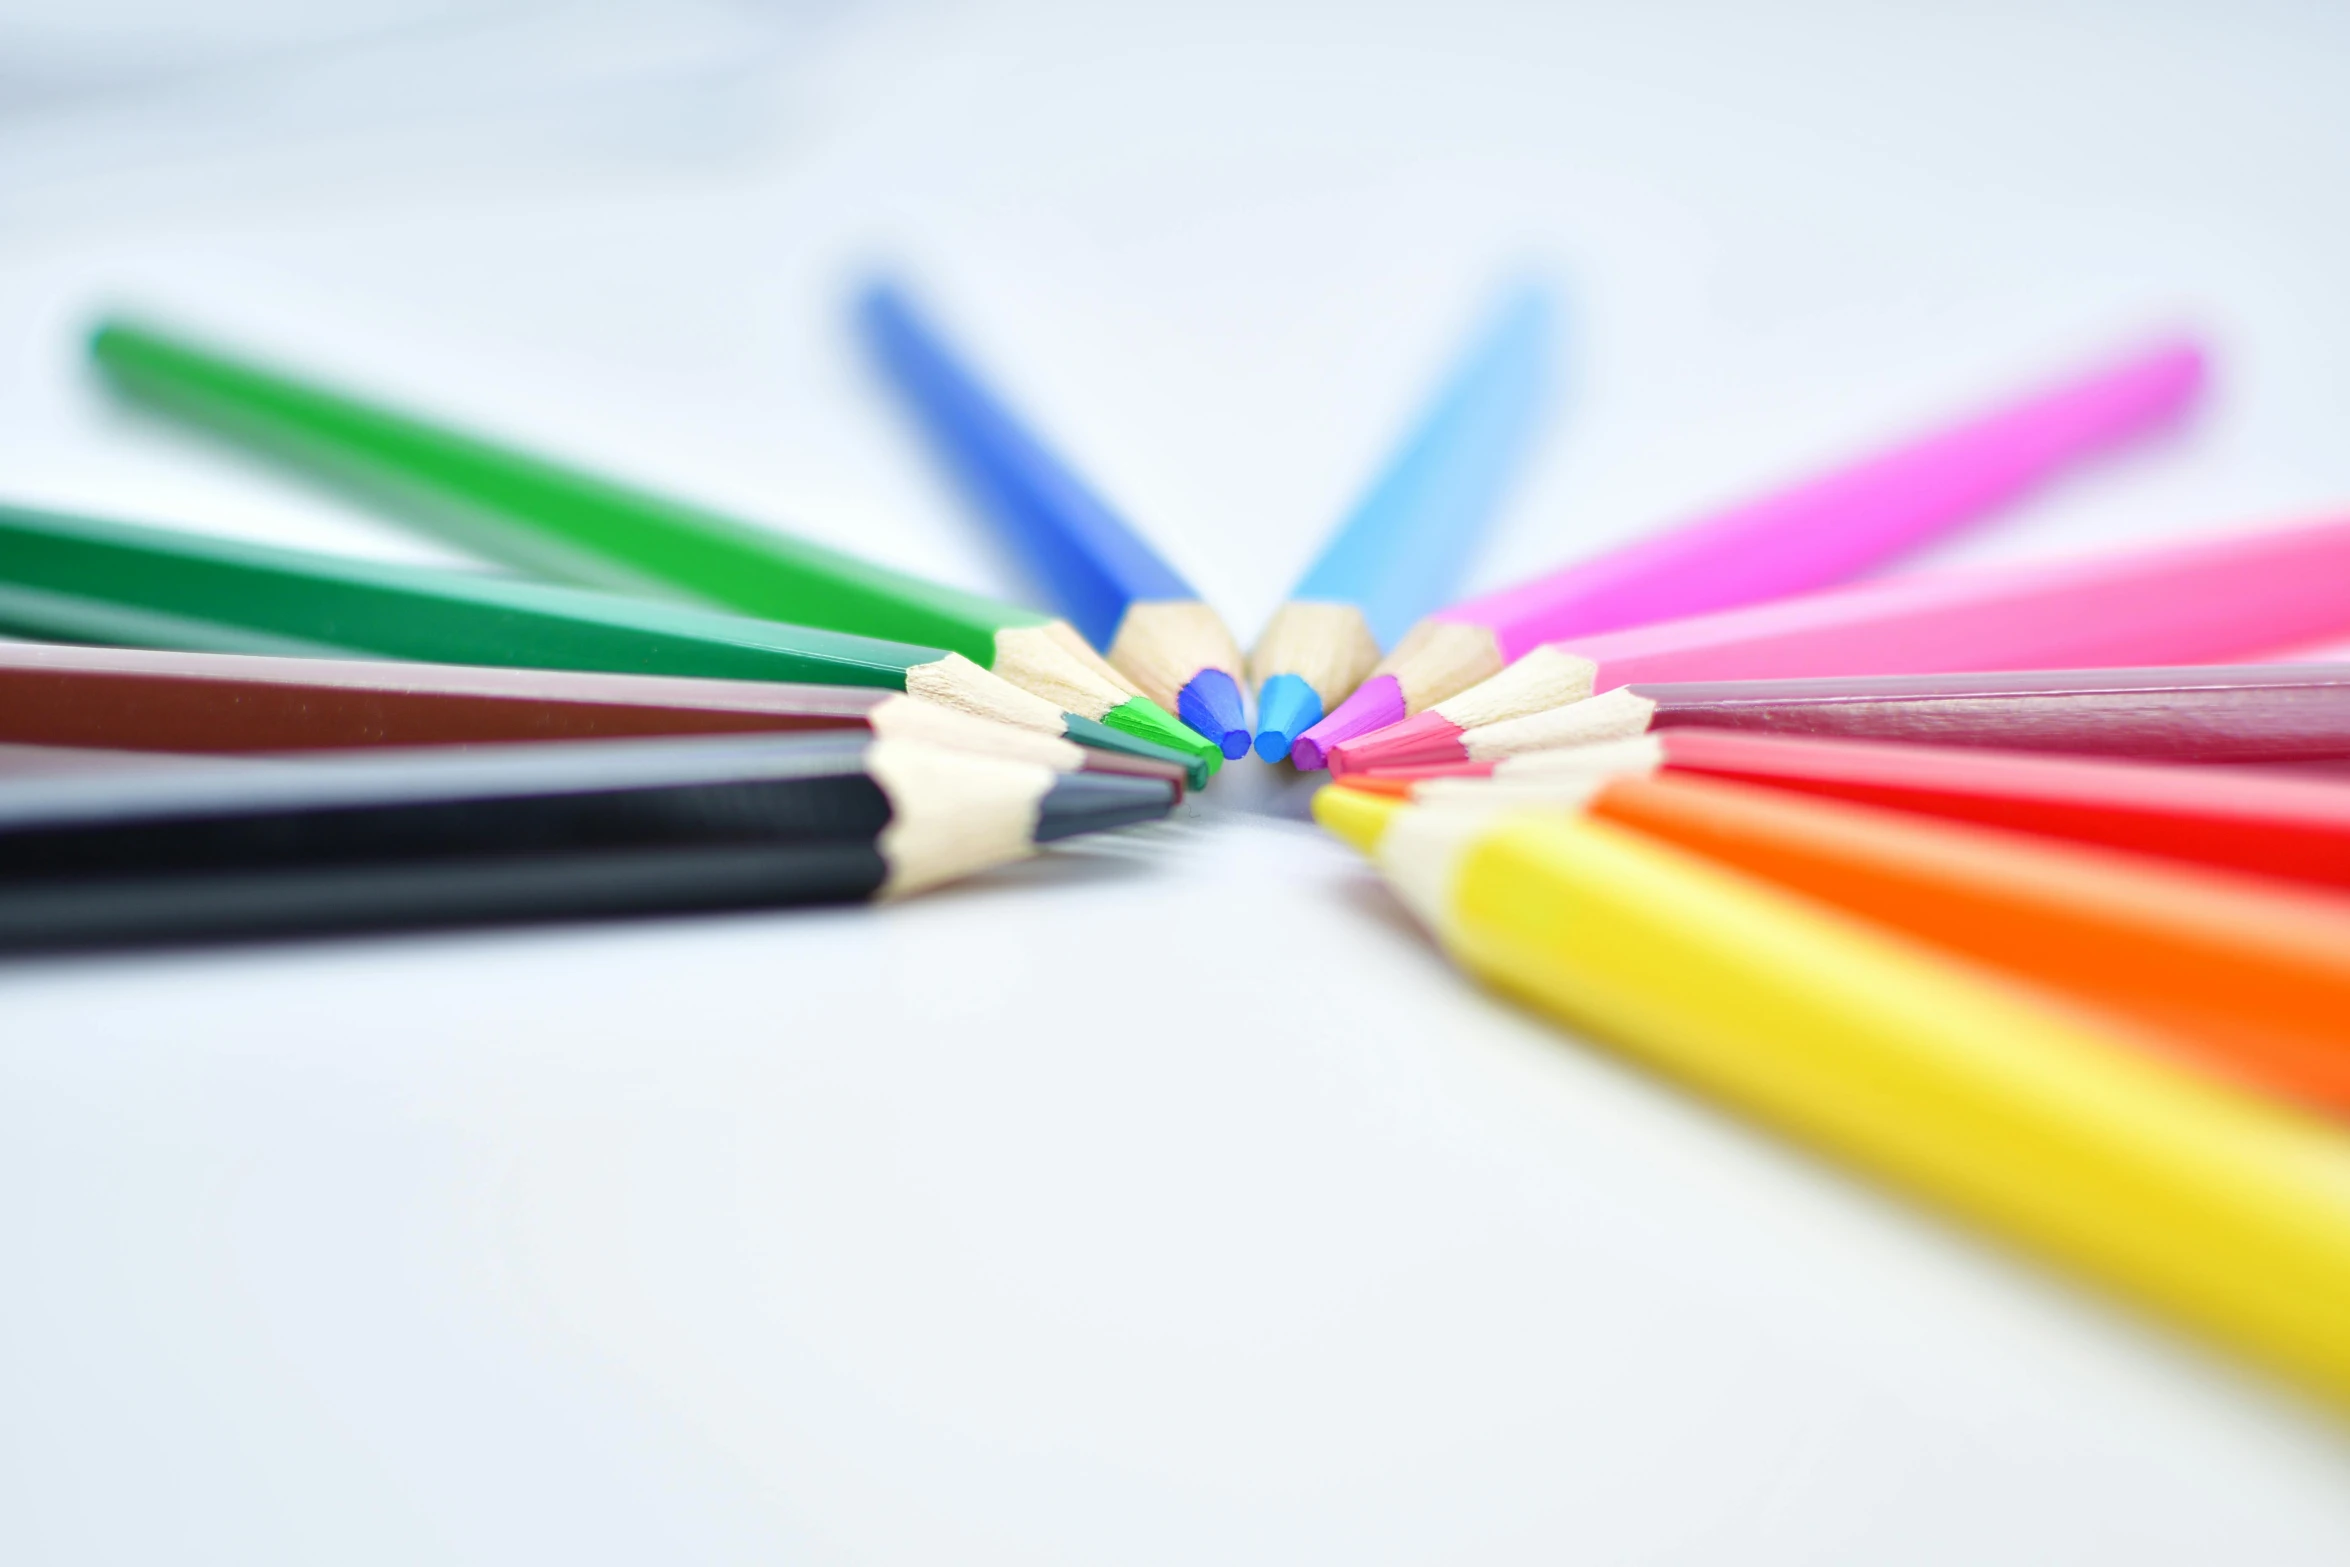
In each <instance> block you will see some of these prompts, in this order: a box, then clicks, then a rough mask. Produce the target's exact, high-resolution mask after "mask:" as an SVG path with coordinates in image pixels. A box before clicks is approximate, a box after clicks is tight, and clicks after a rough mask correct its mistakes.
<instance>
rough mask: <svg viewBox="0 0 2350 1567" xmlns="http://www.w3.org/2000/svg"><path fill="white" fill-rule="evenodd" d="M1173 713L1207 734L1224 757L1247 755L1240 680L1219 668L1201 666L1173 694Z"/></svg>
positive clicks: (1245, 705) (1246, 734) (1247, 736)
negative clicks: (1188, 680) (1180, 688)
mask: <svg viewBox="0 0 2350 1567" xmlns="http://www.w3.org/2000/svg"><path fill="white" fill-rule="evenodd" d="M1175 715H1176V716H1177V717H1178V718H1181V719H1182V720H1183V721H1184V722H1185V723H1187V724H1189V725H1191V727H1192V728H1194V729H1196V730H1198V731H1199V732H1200V733H1201V734H1203V735H1206V736H1207V737H1208V739H1209V740H1210V741H1212V742H1214V744H1215V746H1216V748H1217V749H1218V750H1220V751H1222V752H1223V753H1224V755H1225V757H1226V759H1227V760H1230V761H1238V760H1240V758H1242V757H1244V756H1246V755H1248V742H1249V732H1248V704H1247V703H1245V702H1243V701H1242V700H1241V696H1240V682H1239V681H1237V680H1235V679H1233V678H1232V677H1231V676H1230V675H1228V674H1226V673H1225V672H1224V671H1223V670H1221V669H1203V670H1201V671H1200V672H1199V673H1198V674H1196V675H1194V676H1192V677H1191V680H1190V682H1189V683H1188V684H1186V685H1185V686H1184V688H1183V689H1182V690H1181V691H1179V692H1177V693H1176V696H1175Z"/></svg>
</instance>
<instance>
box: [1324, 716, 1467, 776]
mask: <svg viewBox="0 0 2350 1567" xmlns="http://www.w3.org/2000/svg"><path fill="white" fill-rule="evenodd" d="M1466 759H1467V753H1466V752H1464V751H1463V750H1462V749H1461V726H1460V725H1458V724H1456V723H1453V722H1452V721H1451V720H1449V719H1447V718H1445V717H1444V716H1443V715H1442V714H1439V713H1414V714H1413V715H1412V716H1411V717H1409V718H1407V719H1405V720H1404V721H1403V722H1402V723H1400V724H1396V725H1394V726H1393V727H1392V728H1388V729H1383V730H1381V731H1380V732H1379V733H1377V734H1371V735H1365V736H1363V738H1361V739H1360V740H1349V741H1348V742H1347V743H1346V744H1344V745H1342V746H1337V747H1335V748H1333V750H1332V751H1331V754H1330V757H1329V762H1330V769H1331V771H1332V772H1337V773H1355V772H1367V771H1369V770H1370V769H1372V768H1377V769H1379V770H1380V771H1382V772H1385V771H1388V770H1390V769H1393V768H1397V767H1434V766H1437V765H1439V764H1441V763H1444V762H1458V761H1464V760H1466Z"/></svg>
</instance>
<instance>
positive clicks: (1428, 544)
mask: <svg viewBox="0 0 2350 1567" xmlns="http://www.w3.org/2000/svg"><path fill="white" fill-rule="evenodd" d="M1550 316H1551V306H1550V299H1549V296H1548V295H1547V294H1545V293H1544V292H1543V291H1542V290H1540V289H1538V288H1534V287H1532V286H1522V287H1520V288H1518V289H1516V290H1514V291H1513V292H1512V293H1511V294H1510V295H1509V296H1508V297H1507V298H1506V299H1505V300H1503V301H1502V303H1501V305H1500V306H1499V308H1497V309H1496V310H1495V311H1494V312H1493V313H1492V314H1491V315H1490V316H1489V317H1488V318H1487V320H1486V321H1485V323H1484V324H1483V325H1482V326H1481V327H1480V328H1479V329H1478V333H1477V336H1476V338H1475V339H1474V341H1472V342H1471V344H1470V345H1469V348H1468V350H1467V352H1465V353H1464V354H1463V355H1462V356H1461V357H1460V359H1459V361H1458V362H1457V363H1456V364H1455V365H1454V366H1453V368H1452V370H1451V372H1450V375H1449V377H1448V378H1447V380H1446V381H1445V383H1444V385H1443V386H1442V387H1441V388H1440V389H1439V390H1438V392H1437V394H1436V397H1435V398H1434V400H1433V401H1431V402H1430V403H1429V405H1428V406H1427V408H1426V409H1424V410H1423V411H1422V412H1421V414H1420V417H1419V422H1418V423H1417V424H1416V425H1415V426H1414V427H1413V429H1412V430H1411V432H1410V433H1409V434H1408V435H1407V436H1406V437H1405V439H1404V442H1403V444H1402V445H1401V446H1400V447H1399V448H1398V449H1397V450H1396V453H1395V455H1394V456H1393V457H1392V458H1390V459H1389V460H1388V463H1387V466H1386V467H1385V468H1384V469H1382V470H1381V471H1380V473H1379V475H1378V477H1377V478H1376V479H1375V480H1374V481H1373V482H1372V484H1371V487H1370V490H1369V491H1368V492H1367V493H1366V494H1365V495H1364V496H1363V497H1362V499H1361V500H1359V501H1357V502H1356V503H1355V507H1354V510H1353V511H1351V512H1349V513H1348V514H1347V517H1346V520H1345V521H1344V522H1342V523H1341V524H1340V525H1339V529H1338V532H1337V533H1336V534H1335V535H1334V536H1333V537H1332V538H1331V540H1330V542H1329V543H1327V544H1325V545H1323V546H1322V553H1321V556H1320V558H1318V559H1317V560H1316V561H1315V562H1314V563H1313V565H1311V566H1310V567H1308V568H1307V569H1306V574H1305V576H1304V577H1303V578H1301V579H1300V580H1299V582H1298V584H1297V586H1296V587H1295V588H1293V589H1291V590H1290V594H1289V598H1288V601H1287V602H1285V603H1284V604H1283V605H1282V606H1281V607H1280V608H1279V609H1277V610H1275V611H1274V612H1273V618H1272V620H1271V621H1269V622H1268V623H1267V624H1266V626H1265V630H1264V633H1263V634H1262V635H1261V636H1259V637H1258V638H1257V643H1256V646H1255V647H1253V648H1251V649H1250V650H1249V659H1248V675H1249V681H1250V683H1251V684H1252V685H1254V686H1255V687H1256V693H1257V739H1256V748H1257V755H1259V756H1261V757H1263V758H1264V759H1265V760H1266V761H1268V762H1278V761H1281V760H1282V759H1283V758H1285V757H1287V756H1288V755H1289V752H1290V747H1291V746H1292V745H1294V744H1295V743H1296V740H1297V737H1298V736H1299V735H1301V734H1303V733H1305V732H1306V731H1307V730H1308V729H1310V728H1312V727H1313V726H1314V725H1315V724H1318V723H1320V722H1321V721H1322V715H1323V714H1325V713H1327V712H1329V711H1330V710H1331V709H1332V708H1335V707H1336V706H1337V705H1338V704H1339V703H1340V702H1343V701H1344V700H1346V698H1347V697H1349V696H1351V695H1352V694H1353V693H1354V689H1355V687H1356V686H1359V685H1361V684H1362V683H1363V680H1364V678H1365V677H1366V676H1368V675H1369V674H1370V673H1371V670H1372V669H1373V668H1374V667H1375V666H1376V665H1377V664H1378V662H1379V655H1380V651H1381V650H1382V649H1384V648H1388V647H1392V646H1394V645H1395V642H1396V639H1397V638H1399V637H1401V636H1402V635H1403V634H1404V633H1405V632H1406V631H1408V630H1409V629H1410V628H1411V624H1412V622H1414V621H1415V620H1418V619H1419V618H1420V617H1421V616H1422V615H1425V614H1427V613H1428V612H1429V610H1431V609H1433V608H1435V607H1436V605H1437V604H1439V603H1441V602H1442V601H1443V600H1444V598H1445V596H1446V595H1447V594H1449V593H1450V592H1452V590H1453V588H1454V587H1455V585H1456V584H1457V583H1458V582H1459V581H1460V575H1461V568H1462V567H1463V566H1464V565H1465V564H1466V563H1467V560H1468V556H1469V551H1470V549H1471V548H1472V547H1474V546H1475V544H1476V542H1477V541H1478V539H1479V538H1481V537H1483V535H1484V532H1485V528H1486V525H1487V524H1488V523H1489V522H1490V521H1491V520H1492V518H1493V515H1494V513H1495V512H1496V511H1498V510H1499V509H1500V502H1501V498H1502V494H1503V492H1504V490H1505V489H1507V487H1508V483H1509V480H1510V478H1511V477H1512V475H1513V474H1514V472H1515V470H1516V469H1517V467H1518V464H1519V460H1520V458H1521V457H1522V456H1523V454H1524V452H1525V449H1526V447H1527V445H1528V444H1529V440H1530V437H1531V436H1532V434H1533V431H1534V425H1535V422H1536V417H1537V415H1538V414H1539V412H1540V410H1541V406H1542V403H1543V401H1544V397H1545V393H1546V392H1547V390H1548V382H1549V380H1550V364H1549V360H1550V332H1551V326H1550Z"/></svg>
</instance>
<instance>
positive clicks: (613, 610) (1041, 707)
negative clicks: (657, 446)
mask: <svg viewBox="0 0 2350 1567" xmlns="http://www.w3.org/2000/svg"><path fill="white" fill-rule="evenodd" d="M0 632H7V633H11V634H14V635H18V636H33V637H46V638H52V639H55V640H58V641H72V642H103V643H115V644H121V645H126V646H132V647H164V648H181V649H187V650H190V651H196V652H223V653H270V654H292V655H297V656H318V655H330V656H331V655H336V654H359V653H373V654H376V655H379V656H383V657H391V658H404V659H420V660H425V661H428V662H432V663H443V664H501V665H508V666H515V667H522V668H532V669H586V670H607V671H614V672H618V673H623V674H648V675H694V676H704V677H709V678H713V679H722V680H784V681H792V682H799V683H807V684H817V685H847V686H866V687H872V688H878V689H881V690H889V691H903V692H905V693H906V694H907V695H909V696H913V697H917V698H920V699H921V700H923V701H928V702H936V703H939V704H940V705H942V706H946V707H953V708H959V709H961V710H963V711H965V712H969V713H974V714H977V715H978V716H980V717H983V718H992V719H995V720H997V721H999V722H1002V723H1009V724H1013V725H1016V726H1018V727H1021V728H1026V729H1035V730H1038V731H1040V732H1042V733H1046V734H1060V735H1066V736H1067V737H1068V738H1070V739H1073V740H1076V741H1077V742H1078V743H1080V744H1083V745H1086V746H1088V747H1089V748H1092V749H1097V750H1116V751H1125V752H1130V753H1133V754H1138V755H1145V756H1153V757H1158V758H1160V759H1164V758H1166V757H1167V756H1168V755H1170V754H1172V753H1171V752H1169V751H1168V750H1167V749H1165V748H1161V747H1156V746H1151V745H1149V744H1147V743H1146V742H1143V741H1139V740H1136V739H1135V738H1134V737H1133V736H1131V735H1129V734H1125V733H1121V732H1119V731H1116V730H1112V729H1110V728H1109V727H1108V726H1106V725H1103V724H1097V723H1095V722H1093V721H1092V720H1091V719H1088V718H1085V717H1084V716H1082V715H1080V714H1074V713H1064V712H1056V711H1055V710H1054V708H1053V706H1052V704H1051V703H1049V702H1047V701H1045V700H1044V699H1042V698H1041V697H1037V696H1033V695H1031V694H1030V693H1028V692H1026V691H1023V690H1021V689H1020V688H1019V687H1017V686H1014V685H1012V684H1011V683H1010V682H1008V681H1005V680H1001V679H998V678H997V677H996V676H994V675H991V674H989V673H988V672H987V671H986V670H984V669H981V668H980V667H979V666H978V665H976V664H974V663H972V662H971V661H970V660H969V659H967V658H965V657H963V656H962V655H961V654H960V653H951V652H947V651H945V650H943V649H939V648H925V647H913V646H909V645H907V644H905V643H901V642H883V641H879V640H876V639H874V638H871V637H854V636H847V635H843V634H841V633H838V632H831V631H812V630H809V629H807V628H805V627H801V626H787V625H784V624H783V623H781V622H780V621H772V620H760V619H755V618H753V617H750V616H746V615H726V614H720V613H718V612H716V611H713V610H703V609H694V608H690V607H688V606H685V605H675V604H662V603H657V602H654V601H652V600H648V599H637V598H629V597H624V596H621V595H618V594H609V593H597V592H592V591H589V590H587V589H582V588H564V587H554V586H550V585H546V584H541V583H535V582H516V581H512V580H510V579H507V578H502V577H492V576H487V575H482V574H478V573H473V572H463V571H437V570H433V569H430V568H427V567H416V566H389V565H381V564H378V563H376V562H372V561H361V560H350V559H345V558H343V557H339V556H333V555H316V554H311V553H309V552H307V551H302V550H287V549H276V548H272V547H269V546H265V545H258V544H245V543H240V542H237V541H234V540H229V539H221V538H211V537H207V536H205V535H202V534H195V533H183V532H178V531H174V530H169V529H161V528H142V527H138V526H136V525H134V524H131V523H120V522H101V521H97V520H94V519H90V518H84V517H67V516H63V515H60V514H58V513H54V512H35V511H27V510H24V509H22V508H18V507H9V506H0ZM1194 777H1195V778H1204V777H1205V770H1204V768H1202V767H1198V766H1197V765H1196V763H1195V772H1194Z"/></svg>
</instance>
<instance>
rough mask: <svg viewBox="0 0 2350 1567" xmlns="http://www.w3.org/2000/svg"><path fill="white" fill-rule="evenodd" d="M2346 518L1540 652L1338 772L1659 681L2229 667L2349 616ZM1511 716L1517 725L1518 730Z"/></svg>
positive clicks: (1841, 594) (1355, 745)
mask: <svg viewBox="0 0 2350 1567" xmlns="http://www.w3.org/2000/svg"><path fill="white" fill-rule="evenodd" d="M2346 582H2350V520H2337V521H2333V522H2326V523H2321V524H2317V525H2315V526H2308V527H2299V528H2281V529H2275V530H2271V531H2268V532H2263V533H2252V534H2241V535H2237V536H2233V537H2229V538H2221V539H2210V540H2203V541H2200V542H2197V543H2192V544H2174V545H2170V546H2168V547H2166V548H2162V549H2151V550H2131V551H2126V552H2119V553H2114V554H2109V555H2101V556H2092V557H2089V558H2087V559H2081V560H2069V561H2059V562H2055V563H2051V564H2043V565H2030V566H2010V567H2005V568H1999V569H1992V570H1978V571H1966V572H1944V573H1938V574H1935V575H1932V576H1921V577H1903V578H1896V579H1893V580H1889V581H1885V582H1873V583H1865V584H1862V585H1860V586H1857V587H1849V588H1838V589H1835V590H1832V591H1830V592H1826V593H1812V594H1806V595H1804V596H1802V597H1799V598H1791V599H1781V600H1779V601H1778V602H1776V603H1772V604H1758V605H1754V606H1752V607H1750V608H1746V609H1734V610H1725V611H1723V612H1721V613H1719V614H1714V615H1695V616H1691V617H1690V618H1689V619H1686V620H1673V621H1665V622H1661V623H1659V624H1657V625H1653V626H1642V627H1639V628H1637V629H1634V630H1630V631H1613V632H1608V633H1605V634H1604V635H1601V636H1596V637H1585V638H1577V639H1575V640H1573V641H1571V642H1565V643H1551V644H1546V645H1544V646H1542V647H1539V648H1536V649H1535V650H1534V651H1532V652H1531V653H1529V654H1527V656H1526V657H1524V658H1522V659H1520V660H1519V661H1518V662H1517V663H1515V664H1513V665H1511V666H1510V667H1509V669H1508V670H1506V671H1505V672H1503V673H1502V674H1500V675H1498V676H1496V677H1495V678H1493V679H1491V680H1488V681H1486V682H1485V683H1484V684H1482V685H1479V686H1474V687H1471V688H1470V689H1469V690H1467V691H1463V692H1461V693H1460V694H1459V695H1457V696H1453V697H1448V698H1446V699H1445V700H1444V701H1442V702H1439V703H1437V704H1436V705H1435V706H1433V707H1431V708H1429V709H1428V710H1427V711H1426V712H1423V713H1419V714H1417V715H1415V716H1413V717H1411V718H1408V719H1406V720H1405V721H1404V722H1402V723H1400V724H1397V725H1395V726H1394V727H1393V728H1391V729H1386V730H1383V731H1381V732H1380V733H1378V734H1373V735H1366V736H1365V737H1363V738H1362V739H1360V740H1354V741H1349V742H1348V743H1347V744H1346V745H1344V746H1341V747H1338V748H1337V749H1336V750H1335V751H1334V752H1333V754H1332V757H1331V765H1332V766H1333V767H1334V768H1336V769H1338V770H1341V771H1344V770H1348V769H1364V768H1374V767H1419V766H1427V765H1431V764H1434V763H1440V762H1455V761H1461V760H1464V759H1465V758H1466V755H1467V753H1466V752H1465V751H1464V749H1463V742H1462V738H1461V737H1462V735H1463V734H1464V733H1465V732H1467V731H1470V730H1476V731H1480V741H1481V743H1484V744H1488V745H1491V744H1509V745H1514V746H1518V747H1521V748H1526V749H1540V748H1543V747H1545V746H1547V745H1552V744H1566V743H1574V742H1572V741H1564V740H1555V739H1551V738H1549V736H1551V735H1552V734H1554V733H1564V732H1568V731H1572V730H1573V729H1574V728H1575V727H1576V720H1577V716H1578V715H1575V714H1574V713H1573V712H1572V711H1571V708H1572V705H1573V704H1576V703H1579V702H1581V701H1582V700H1583V699H1584V698H1586V697H1589V696H1591V695H1593V694H1595V693H1597V692H1603V691H1612V690H1615V689H1616V688H1617V687H1619V686H1628V685H1638V684H1644V683H1647V682H1651V681H1689V680H1782V679H1794V678H1802V677H1818V676H1832V675H1865V674H1883V675H1903V674H1936V673H1944V672H1951V671H1958V670H1970V669H1972V670H1986V669H1987V670H2000V669H2052V668H2074V667H2078V668H2094V667H2099V666H2103V667H2109V668H2121V667H2125V666H2129V665H2136V664H2169V663H2180V664H2184V663H2217V662H2222V661H2225V660H2229V659H2236V658H2242V657H2243V656H2245V655H2246V654H2247V653H2251V652H2254V651H2257V650H2259V649H2262V648H2268V647H2274V646H2276V645H2277V644H2278V643H2280V642H2289V641H2293V640H2297V639H2315V638H2317V637H2319V636H2322V635H2325V634H2326V633H2328V632H2332V631H2341V630H2346V629H2350V591H2346V590H2345V588H2344V586H2343V585H2344V583H2346ZM1508 726H1514V727H1508Z"/></svg>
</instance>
